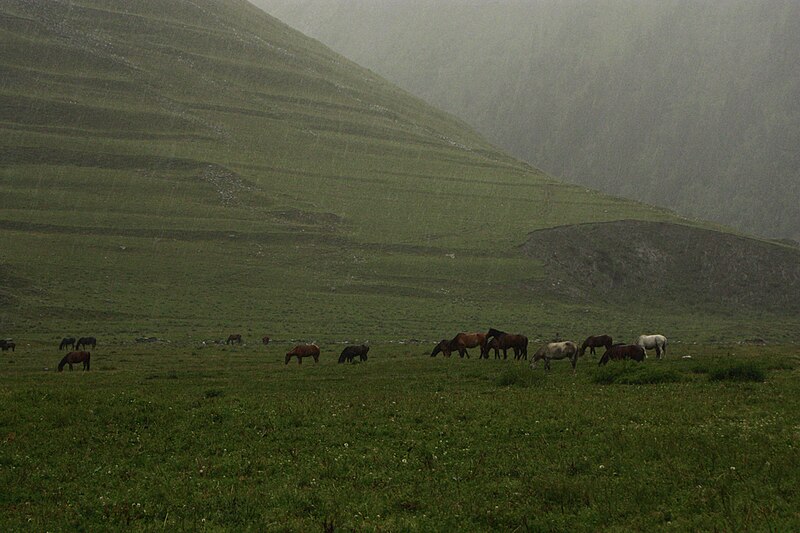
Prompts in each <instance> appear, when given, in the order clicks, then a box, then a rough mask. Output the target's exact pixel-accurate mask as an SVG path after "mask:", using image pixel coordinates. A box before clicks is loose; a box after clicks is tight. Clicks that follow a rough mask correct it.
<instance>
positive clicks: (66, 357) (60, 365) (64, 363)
mask: <svg viewBox="0 0 800 533" xmlns="http://www.w3.org/2000/svg"><path fill="white" fill-rule="evenodd" d="M68 358H69V356H68V355H65V356H64V358H63V359H62V360H61V362H60V363H58V371H59V372H62V371H63V370H64V365H66V364H67V359H68Z"/></svg>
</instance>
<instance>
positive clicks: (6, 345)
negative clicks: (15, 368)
mask: <svg viewBox="0 0 800 533" xmlns="http://www.w3.org/2000/svg"><path fill="white" fill-rule="evenodd" d="M0 349H2V350H3V351H4V352H5V351H8V350H11V351H12V352H16V351H17V344H16V343H15V342H14V341H12V340H11V339H0Z"/></svg>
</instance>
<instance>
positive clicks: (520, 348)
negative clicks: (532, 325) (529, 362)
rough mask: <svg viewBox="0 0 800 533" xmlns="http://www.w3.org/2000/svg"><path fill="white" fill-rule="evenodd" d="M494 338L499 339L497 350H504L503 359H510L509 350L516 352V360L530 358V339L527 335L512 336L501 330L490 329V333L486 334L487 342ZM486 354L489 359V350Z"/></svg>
mask: <svg viewBox="0 0 800 533" xmlns="http://www.w3.org/2000/svg"><path fill="white" fill-rule="evenodd" d="M493 337H494V338H496V339H497V343H498V346H497V348H498V349H500V350H503V359H508V349H509V348H511V349H513V350H514V359H527V358H528V337H526V336H525V335H519V334H511V333H506V332H505V331H500V330H499V329H494V328H489V331H488V332H486V340H487V342H488V341H489V340H490V339H491V338H493ZM486 352H487V353H486V357H487V358H488V357H489V354H488V348H487V350H486Z"/></svg>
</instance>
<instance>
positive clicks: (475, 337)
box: [431, 333, 486, 357]
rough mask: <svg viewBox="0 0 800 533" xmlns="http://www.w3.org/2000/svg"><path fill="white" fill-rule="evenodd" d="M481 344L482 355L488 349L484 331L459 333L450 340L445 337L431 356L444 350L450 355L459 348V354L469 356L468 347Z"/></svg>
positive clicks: (447, 355)
mask: <svg viewBox="0 0 800 533" xmlns="http://www.w3.org/2000/svg"><path fill="white" fill-rule="evenodd" d="M478 346H480V348H481V355H482V354H483V352H484V351H485V350H486V335H484V334H483V333H459V334H458V335H456V336H455V337H453V338H452V339H450V340H449V341H448V340H447V339H443V340H442V341H441V342H439V344H437V345H436V347H434V349H433V351H432V352H431V357H436V354H438V353H439V352H442V353H443V354H444V356H445V357H450V354H451V353H453V352H454V351H456V350H458V355H459V356H460V357H464V356H465V355H466V356H467V357H469V352H468V351H467V348H475V347H478Z"/></svg>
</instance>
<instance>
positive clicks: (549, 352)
mask: <svg viewBox="0 0 800 533" xmlns="http://www.w3.org/2000/svg"><path fill="white" fill-rule="evenodd" d="M578 356H579V351H578V345H577V344H575V343H574V342H572V341H564V342H551V343H548V344H545V345H544V346H542V347H541V348H539V349H538V350H537V351H536V353H535V354H533V359H532V360H531V368H534V367H535V366H536V361H539V360H540V359H544V369H545V370H550V360H551V359H569V362H570V363H572V373H573V374H574V373H575V370H576V369H575V366H576V365H577V364H578Z"/></svg>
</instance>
